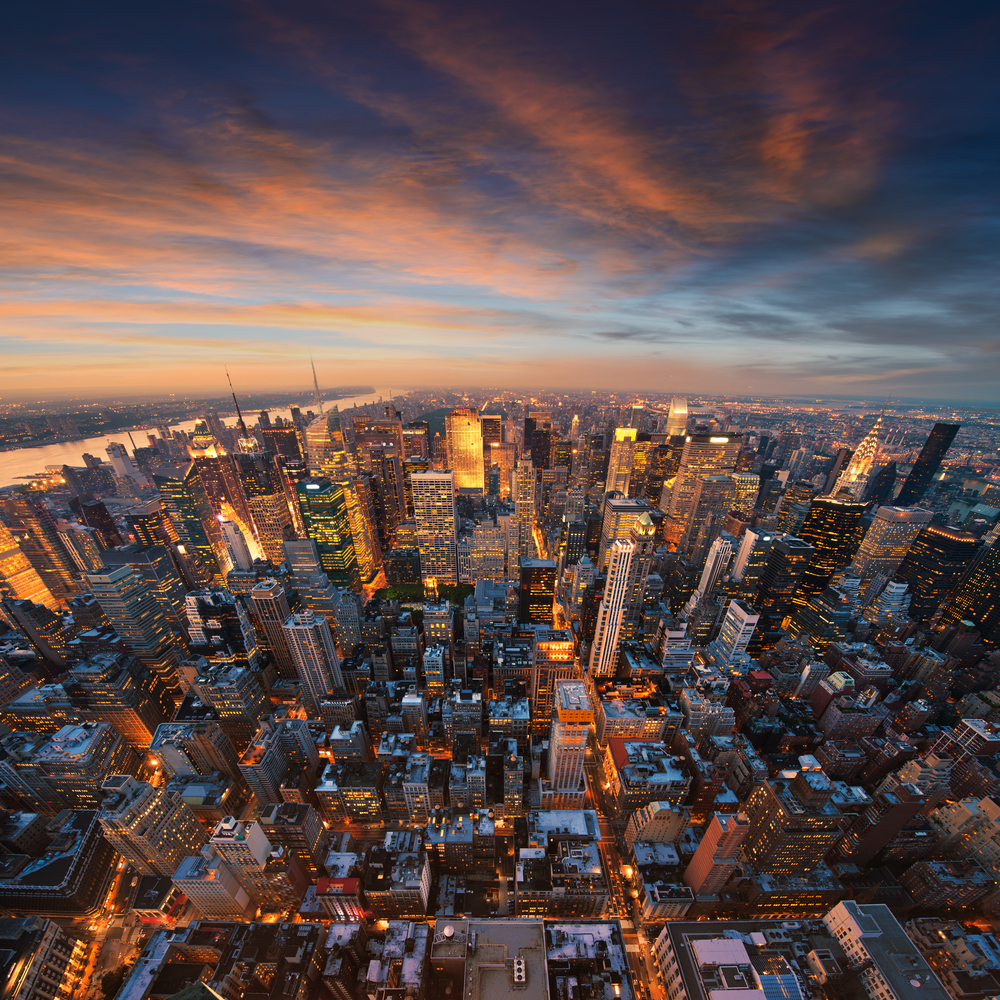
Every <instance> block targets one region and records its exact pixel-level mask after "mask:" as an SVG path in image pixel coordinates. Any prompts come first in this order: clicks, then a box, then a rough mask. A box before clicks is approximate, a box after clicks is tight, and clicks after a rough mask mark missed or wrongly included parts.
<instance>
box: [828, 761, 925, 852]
mask: <svg viewBox="0 0 1000 1000" xmlns="http://www.w3.org/2000/svg"><path fill="white" fill-rule="evenodd" d="M924 805H925V800H924V797H923V794H922V793H921V791H920V789H919V788H917V787H916V786H915V785H911V784H908V783H907V782H905V781H902V780H900V778H899V777H898V776H897V775H895V774H890V775H888V776H887V777H886V778H884V779H883V780H882V781H881V782H880V783H879V786H878V788H876V789H875V791H874V792H873V793H872V795H871V801H870V802H869V804H868V805H866V806H865V807H864V809H862V811H861V813H860V814H859V815H858V816H857V817H856V818H855V819H854V821H853V822H852V823H851V825H850V826H849V827H848V828H847V831H846V832H845V833H844V838H843V840H842V841H841V842H840V843H839V844H837V846H836V847H835V848H834V850H833V853H832V855H831V856H832V857H833V858H834V859H835V860H837V861H846V862H850V863H851V864H855V865H860V866H862V867H864V866H867V865H870V864H871V863H872V861H873V860H874V859H875V856H876V855H877V854H878V853H879V851H881V850H882V848H884V847H885V846H886V844H888V843H889V841H890V840H892V838H893V837H895V836H896V834H897V833H899V831H900V830H901V829H903V827H904V826H905V825H906V824H907V823H908V822H909V821H910V820H911V819H913V817H914V816H916V815H917V813H919V812H920V810H921V809H923V807H924Z"/></svg>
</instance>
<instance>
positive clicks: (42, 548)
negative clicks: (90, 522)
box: [5, 493, 79, 604]
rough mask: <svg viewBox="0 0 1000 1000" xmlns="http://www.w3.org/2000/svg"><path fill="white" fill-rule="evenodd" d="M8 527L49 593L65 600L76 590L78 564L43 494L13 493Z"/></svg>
mask: <svg viewBox="0 0 1000 1000" xmlns="http://www.w3.org/2000/svg"><path fill="white" fill-rule="evenodd" d="M5 515H6V521H7V527H8V528H9V529H10V533H11V535H13V537H14V539H15V541H16V542H17V544H18V546H19V547H20V549H21V551H22V552H23V553H24V555H25V556H27V558H28V561H29V562H30V563H31V565H32V566H33V567H34V568H35V570H36V571H37V573H38V575H39V576H40V577H41V578H42V581H43V583H44V584H45V586H46V587H47V588H48V590H49V593H50V594H51V595H52V596H53V597H54V598H55V599H56V600H57V601H59V602H60V603H62V604H65V603H66V602H67V601H68V600H69V599H70V598H72V597H74V596H75V594H76V580H77V577H78V576H79V574H78V572H77V569H76V564H75V563H74V562H73V560H72V559H71V558H70V555H69V553H68V552H67V551H66V548H65V547H64V546H63V544H62V542H61V541H60V540H59V532H58V530H57V528H56V521H55V518H54V517H53V516H52V512H51V511H50V510H49V509H48V507H47V506H46V505H45V501H44V500H43V498H42V497H41V496H40V495H29V494H27V493H10V494H8V495H7V501H6V509H5Z"/></svg>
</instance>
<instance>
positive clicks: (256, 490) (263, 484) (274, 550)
mask: <svg viewBox="0 0 1000 1000" xmlns="http://www.w3.org/2000/svg"><path fill="white" fill-rule="evenodd" d="M233 461H234V462H235V464H236V471H237V473H238V474H239V477H240V485H241V486H242V487H243V495H244V496H245V497H246V502H247V509H248V510H249V512H250V517H251V519H252V521H253V529H254V533H255V534H256V536H257V541H258V542H259V543H260V547H261V550H262V551H263V553H264V556H265V558H266V559H269V560H270V561H271V562H272V563H274V564H275V565H277V564H278V563H280V562H281V560H282V558H283V553H282V548H281V543H282V542H283V541H285V540H286V539H289V538H291V537H292V516H291V513H290V512H289V509H288V500H287V498H286V496H285V483H284V479H283V477H282V475H281V469H280V468H279V467H278V465H277V463H276V462H275V460H274V455H273V454H272V453H271V452H269V451H252V452H241V453H239V454H236V455H233Z"/></svg>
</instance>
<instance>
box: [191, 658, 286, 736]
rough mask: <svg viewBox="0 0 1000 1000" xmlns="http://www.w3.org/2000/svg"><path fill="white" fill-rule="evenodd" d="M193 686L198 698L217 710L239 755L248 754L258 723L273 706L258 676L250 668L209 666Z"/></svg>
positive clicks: (223, 727)
mask: <svg viewBox="0 0 1000 1000" xmlns="http://www.w3.org/2000/svg"><path fill="white" fill-rule="evenodd" d="M192 686H193V688H194V690H195V693H196V694H197V695H198V698H199V699H200V700H201V701H202V702H203V703H204V704H206V705H211V706H212V708H214V709H215V711H216V713H217V714H218V716H219V725H220V726H221V727H222V730H223V732H225V734H226V735H227V736H228V737H229V739H230V740H231V741H232V744H233V747H234V748H235V750H236V752H237V753H238V754H242V753H244V752H245V750H246V748H247V747H248V746H249V745H250V741H251V740H252V739H253V738H254V734H255V733H256V732H257V724H258V720H260V718H261V717H262V716H264V715H265V714H266V713H267V712H268V711H269V710H270V707H271V702H270V700H269V699H268V697H267V694H266V693H265V691H264V688H263V687H262V686H261V682H260V678H259V676H258V674H257V673H256V672H255V671H253V670H251V669H250V668H249V667H239V666H231V665H225V666H217V667H209V666H207V665H206V667H205V669H204V670H203V671H201V672H200V673H199V674H198V676H197V677H196V678H195V681H194V684H193V685H192Z"/></svg>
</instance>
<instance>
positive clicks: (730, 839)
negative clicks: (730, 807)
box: [684, 813, 750, 896]
mask: <svg viewBox="0 0 1000 1000" xmlns="http://www.w3.org/2000/svg"><path fill="white" fill-rule="evenodd" d="M749 832H750V823H749V821H748V820H747V817H746V816H745V815H744V814H743V813H716V814H715V815H714V816H713V817H712V821H711V822H710V823H709V824H708V829H707V830H706V831H705V835H704V836H703V837H702V838H701V843H700V844H699V845H698V850H697V851H695V852H694V857H693V858H692V859H691V862H690V863H689V864H688V866H687V868H686V869H685V870H684V884H685V885H688V886H690V887H691V889H692V891H693V892H694V893H695V895H698V896H714V895H716V894H718V893H719V892H720V891H721V890H722V888H723V887H724V886H725V884H726V883H727V882H728V881H729V879H730V878H732V876H733V873H734V872H735V871H736V869H737V868H738V867H739V861H738V857H739V852H740V848H741V847H742V846H743V842H744V841H745V840H746V839H747V834H748V833H749Z"/></svg>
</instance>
